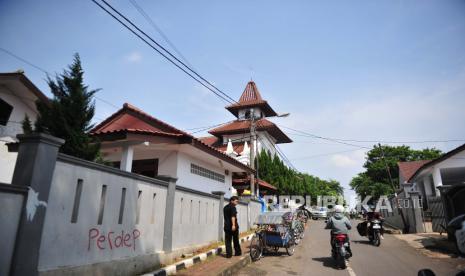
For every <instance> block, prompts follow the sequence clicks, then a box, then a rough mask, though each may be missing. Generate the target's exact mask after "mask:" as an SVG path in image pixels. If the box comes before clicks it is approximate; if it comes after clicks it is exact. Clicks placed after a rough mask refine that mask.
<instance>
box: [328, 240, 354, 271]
mask: <svg viewBox="0 0 465 276" xmlns="http://www.w3.org/2000/svg"><path fill="white" fill-rule="evenodd" d="M347 238H348V237H347V235H346V234H336V235H333V236H332V241H331V243H332V245H333V248H332V249H331V255H332V257H333V259H334V260H335V261H336V265H337V267H338V268H342V269H345V268H346V267H347V265H346V260H347V259H349V258H350V257H352V253H351V250H350V244H349V241H348V239H347Z"/></svg>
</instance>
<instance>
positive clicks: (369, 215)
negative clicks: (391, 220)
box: [366, 211, 384, 239]
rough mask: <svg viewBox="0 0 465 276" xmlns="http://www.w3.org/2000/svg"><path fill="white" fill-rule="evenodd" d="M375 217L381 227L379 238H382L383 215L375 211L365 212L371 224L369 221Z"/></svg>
mask: <svg viewBox="0 0 465 276" xmlns="http://www.w3.org/2000/svg"><path fill="white" fill-rule="evenodd" d="M375 219H376V220H379V225H380V226H381V229H380V234H381V239H384V227H383V222H384V218H383V216H382V215H381V214H380V213H379V212H376V211H374V212H367V214H366V220H367V222H369V223H370V224H371V221H372V220H375Z"/></svg>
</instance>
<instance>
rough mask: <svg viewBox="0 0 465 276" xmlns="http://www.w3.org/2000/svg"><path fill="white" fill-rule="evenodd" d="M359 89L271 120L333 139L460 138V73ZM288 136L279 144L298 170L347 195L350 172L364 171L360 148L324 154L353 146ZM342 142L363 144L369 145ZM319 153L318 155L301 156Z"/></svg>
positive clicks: (464, 133) (463, 81)
mask: <svg viewBox="0 0 465 276" xmlns="http://www.w3.org/2000/svg"><path fill="white" fill-rule="evenodd" d="M362 90H363V91H361V92H360V93H356V94H353V96H352V97H351V98H349V99H346V100H345V101H336V100H334V101H331V100H328V103H327V104H322V105H314V106H313V108H309V109H308V110H298V111H294V112H292V111H291V112H292V116H290V117H289V118H286V119H283V120H282V121H276V123H277V124H278V125H284V126H289V127H292V128H295V129H298V130H303V131H306V132H309V133H312V134H315V135H319V136H324V137H331V138H339V139H359V140H377V139H383V140H388V141H399V140H400V141H412V140H445V139H464V137H465V129H464V128H462V127H460V126H461V125H463V123H462V121H463V118H464V117H465V109H464V108H463V105H464V103H465V93H464V92H465V74H463V73H462V74H458V75H456V76H454V77H451V78H450V79H448V80H445V81H437V82H436V83H435V84H434V83H433V84H432V83H418V84H416V85H410V86H409V85H408V84H404V83H399V84H398V85H393V86H391V87H368V86H367V87H364V88H363V89H362ZM366 91H370V93H368V92H366ZM296 105H298V103H296ZM283 130H284V131H286V132H289V131H288V130H287V129H283ZM291 138H293V139H294V140H296V141H297V142H295V143H292V144H288V145H283V146H282V147H283V149H284V151H285V153H286V155H287V156H288V157H289V159H291V160H292V162H293V163H294V165H295V166H296V167H297V168H298V169H300V170H302V171H306V172H309V173H311V174H314V175H317V176H319V177H322V178H326V179H328V178H333V179H336V180H337V181H339V182H340V183H341V184H342V185H343V187H344V188H345V189H346V190H345V194H346V195H348V196H353V191H350V187H349V183H350V181H351V179H352V177H354V176H356V175H357V174H358V173H360V172H362V171H364V168H363V164H364V161H365V152H366V150H365V149H362V150H359V151H355V152H348V153H339V154H332V155H329V156H327V155H326V156H325V154H326V153H331V152H338V151H345V150H350V149H351V148H353V149H355V148H354V147H350V146H347V145H342V144H336V143H333V142H331V141H328V140H321V139H315V138H309V137H302V136H291ZM348 143H352V144H357V145H363V146H367V147H371V146H373V144H375V143H374V142H371V143H356V142H348ZM462 143H463V142H457V143H421V144H410V146H411V147H412V148H415V149H419V148H425V147H437V148H439V149H441V150H443V151H449V150H451V149H453V148H455V147H457V146H459V145H460V144H462ZM392 145H399V144H392ZM319 154H321V155H322V156H321V157H316V158H312V159H302V158H301V157H305V156H314V155H319ZM293 159H294V160H293Z"/></svg>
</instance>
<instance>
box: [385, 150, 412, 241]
mask: <svg viewBox="0 0 465 276" xmlns="http://www.w3.org/2000/svg"><path fill="white" fill-rule="evenodd" d="M378 147H379V149H380V150H381V156H382V158H383V161H384V165H385V166H386V170H387V173H388V176H389V182H390V183H391V187H392V190H393V191H394V198H395V200H396V203H397V202H398V199H397V192H396V187H395V185H394V182H392V176H391V170H390V169H389V166H388V164H387V162H386V157H385V155H384V150H383V147H382V146H381V143H378ZM399 212H400V217H401V218H402V223H403V224H404V229H402V230H403V231H404V232H406V233H408V230H409V228H410V227H409V225H408V223H407V221H406V220H405V216H404V212H403V210H402V208H399Z"/></svg>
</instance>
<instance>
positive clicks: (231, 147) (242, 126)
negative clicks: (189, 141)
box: [201, 81, 292, 193]
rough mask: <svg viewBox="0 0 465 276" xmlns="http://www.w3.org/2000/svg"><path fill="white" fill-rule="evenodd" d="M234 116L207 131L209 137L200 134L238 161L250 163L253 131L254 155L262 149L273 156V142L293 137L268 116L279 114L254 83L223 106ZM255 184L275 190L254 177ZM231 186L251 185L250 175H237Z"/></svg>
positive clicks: (269, 190) (265, 189) (288, 141)
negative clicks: (254, 139) (254, 138)
mask: <svg viewBox="0 0 465 276" xmlns="http://www.w3.org/2000/svg"><path fill="white" fill-rule="evenodd" d="M225 108H226V109H227V110H228V111H229V112H231V113H232V114H233V115H234V116H235V117H236V119H235V120H234V121H232V122H229V123H227V124H224V125H221V126H219V127H217V128H214V129H212V130H210V131H209V133H210V134H211V135H212V136H208V137H203V138H201V140H202V141H203V142H204V143H206V144H207V145H210V146H212V147H214V148H216V149H218V150H220V151H222V152H225V153H227V154H228V155H231V156H234V157H235V158H236V159H237V160H239V161H241V162H243V163H246V164H249V163H250V157H249V155H250V147H249V145H251V143H252V139H251V133H252V130H253V131H254V132H255V133H256V137H257V139H256V143H255V145H254V147H253V148H254V150H255V156H257V153H260V152H261V151H262V150H265V151H266V152H267V153H268V154H270V155H273V156H274V155H276V153H277V152H276V144H282V143H291V142H292V140H291V139H290V138H289V137H288V136H287V135H286V134H285V133H284V132H283V131H282V130H281V129H280V128H279V127H278V126H276V125H275V124H274V123H273V122H271V121H269V120H268V119H267V118H269V117H275V116H277V115H278V114H277V113H276V112H275V111H274V110H273V108H271V106H270V105H269V104H268V102H267V101H266V100H264V99H263V98H262V96H261V94H260V92H259V90H258V88H257V85H256V84H255V82H253V81H250V82H248V83H247V85H246V87H245V89H244V92H243V93H242V95H241V97H240V98H239V101H238V102H236V103H234V104H232V105H229V106H226V107H225ZM256 182H257V183H256V184H257V187H259V189H263V191H267V192H268V193H273V192H275V191H276V190H277V189H276V187H274V186H273V185H271V184H269V183H267V182H265V181H263V180H256ZM233 184H234V187H235V188H237V189H238V191H243V190H244V189H245V188H246V187H250V177H244V176H237V177H235V180H234V181H233Z"/></svg>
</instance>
